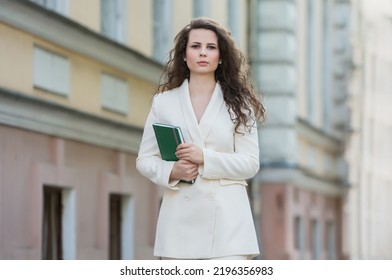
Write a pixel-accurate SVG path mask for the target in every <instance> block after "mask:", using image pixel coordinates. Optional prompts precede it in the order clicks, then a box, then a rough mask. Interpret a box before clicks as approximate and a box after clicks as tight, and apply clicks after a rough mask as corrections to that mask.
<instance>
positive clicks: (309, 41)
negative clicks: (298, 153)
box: [306, 0, 316, 123]
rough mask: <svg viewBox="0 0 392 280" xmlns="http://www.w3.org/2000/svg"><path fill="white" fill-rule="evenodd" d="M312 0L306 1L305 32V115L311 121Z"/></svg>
mask: <svg viewBox="0 0 392 280" xmlns="http://www.w3.org/2000/svg"><path fill="white" fill-rule="evenodd" d="M315 23H316V21H315V18H314V0H308V1H307V25H306V26H307V34H306V40H307V41H306V54H307V55H306V65H307V77H306V81H307V90H306V91H307V113H308V114H307V116H308V120H309V121H310V122H311V123H313V122H314V121H315V120H316V118H315V111H314V96H313V95H314V79H315V76H314V67H313V63H314V43H313V40H314V27H315Z"/></svg>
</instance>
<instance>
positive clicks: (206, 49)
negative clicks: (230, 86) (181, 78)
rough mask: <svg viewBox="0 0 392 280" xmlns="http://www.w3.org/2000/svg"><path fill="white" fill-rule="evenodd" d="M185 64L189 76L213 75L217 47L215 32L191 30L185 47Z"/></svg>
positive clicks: (217, 55) (216, 58) (217, 56)
mask: <svg viewBox="0 0 392 280" xmlns="http://www.w3.org/2000/svg"><path fill="white" fill-rule="evenodd" d="M185 55H186V63H187V66H188V68H189V72H190V75H191V76H192V75H213V76H215V70H216V69H217V68H218V63H219V46H218V37H217V36H216V34H215V32H213V31H211V30H208V29H192V30H191V31H190V32H189V39H188V44H187V46H186V51H185Z"/></svg>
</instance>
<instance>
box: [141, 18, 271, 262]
mask: <svg viewBox="0 0 392 280" xmlns="http://www.w3.org/2000/svg"><path fill="white" fill-rule="evenodd" d="M247 69H248V67H247V65H246V64H245V59H244V57H243V55H242V54H241V52H240V51H239V50H238V49H237V48H236V47H235V43H234V40H233V38H232V37H231V35H230V33H229V32H228V31H227V30H226V29H224V28H223V27H221V26H220V25H219V24H218V23H217V22H215V21H213V20H211V19H208V18H197V19H194V20H192V21H191V23H190V24H188V25H187V26H185V27H184V28H183V29H182V30H181V31H180V32H179V33H178V35H177V36H176V38H175V47H174V49H172V50H171V52H170V58H169V61H168V63H167V64H166V65H165V69H164V72H163V78H164V79H165V81H164V83H163V84H161V85H160V86H159V87H158V93H157V94H156V95H155V96H154V100H153V104H152V108H151V111H150V113H149V115H148V118H147V121H146V124H145V129H144V134H143V138H142V142H141V145H140V151H139V155H138V158H137V169H138V170H139V172H140V173H141V174H142V175H144V176H146V177H147V178H149V179H150V180H151V181H153V182H154V183H156V184H157V185H160V186H163V187H165V191H164V195H163V201H162V205H161V209H160V213H159V219H158V224H157V232H156V240H155V248H154V255H155V256H158V257H161V258H163V259H250V258H252V257H254V256H256V255H258V254H259V248H258V244H257V238H256V232H255V227H254V223H253V218H252V213H251V209H250V205H249V200H248V196H247V191H246V185H247V183H246V181H245V180H246V179H248V178H251V177H253V176H254V175H255V174H256V173H257V172H258V170H259V147H258V134H257V121H258V120H262V119H263V117H264V107H263V106H262V104H261V103H260V101H259V100H258V99H257V97H256V95H255V94H254V92H253V88H252V85H251V83H250V78H249V74H248V71H247ZM153 123H165V124H171V125H176V126H179V127H180V128H181V130H182V132H183V134H184V138H185V142H186V143H183V144H180V145H179V146H178V148H177V151H176V155H177V157H178V158H179V160H178V161H176V162H174V161H173V162H170V161H164V160H162V159H161V157H160V153H159V148H158V146H157V142H156V139H155V135H154V132H153V128H152V124H153ZM193 179H195V183H194V184H191V185H190V184H186V183H183V181H191V180H193ZM181 180H183V181H181Z"/></svg>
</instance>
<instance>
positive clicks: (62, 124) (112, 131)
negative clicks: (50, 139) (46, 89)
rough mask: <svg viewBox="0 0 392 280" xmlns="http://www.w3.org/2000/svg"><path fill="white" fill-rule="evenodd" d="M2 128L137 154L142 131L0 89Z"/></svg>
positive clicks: (128, 125) (0, 121) (0, 123)
mask: <svg viewBox="0 0 392 280" xmlns="http://www.w3.org/2000/svg"><path fill="white" fill-rule="evenodd" d="M0 125H8V126H12V127H17V128H21V129H26V130H30V131H34V132H38V133H43V134H46V135H51V136H57V137H61V138H64V139H70V140H75V141H80V142H84V143H88V144H92V145H97V146H100V147H104V148H109V149H118V150H121V151H126V152H130V153H133V154H136V153H137V152H138V150H139V145H140V142H141V137H142V129H141V128H138V127H136V126H132V125H130V124H126V123H121V122H116V121H113V120H110V119H106V118H103V117H100V116H95V115H92V114H87V113H85V112H82V111H78V110H75V109H73V108H68V107H65V106H62V105H59V104H55V103H52V102H50V101H46V100H41V99H38V98H35V97H32V96H28V95H26V94H21V93H18V92H14V91H11V90H8V89H5V88H2V87H0Z"/></svg>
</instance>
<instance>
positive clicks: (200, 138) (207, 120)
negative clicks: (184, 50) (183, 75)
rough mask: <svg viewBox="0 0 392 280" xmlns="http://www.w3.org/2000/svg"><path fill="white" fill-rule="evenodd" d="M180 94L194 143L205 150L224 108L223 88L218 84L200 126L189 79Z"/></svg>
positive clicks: (184, 83) (184, 114)
mask: <svg viewBox="0 0 392 280" xmlns="http://www.w3.org/2000/svg"><path fill="white" fill-rule="evenodd" d="M178 93H179V99H180V104H181V108H182V111H183V116H184V119H185V122H186V125H187V128H188V130H189V134H190V137H191V139H192V142H193V143H194V144H196V145H198V146H199V147H201V148H204V147H205V146H204V140H205V138H206V137H207V136H208V134H209V132H210V131H211V129H212V127H213V125H214V123H215V120H216V119H217V117H218V115H219V113H220V110H221V109H222V106H224V99H223V93H222V89H221V86H220V85H219V84H218V83H217V84H216V86H215V89H214V92H213V94H212V96H211V100H210V102H209V103H208V105H207V108H206V110H205V111H204V114H203V116H202V118H201V119H200V123H199V124H198V123H197V119H196V115H195V113H194V111H193V107H192V102H191V98H190V95H189V86H188V80H187V79H186V80H185V81H184V82H183V83H182V85H181V86H180V88H179V92H178Z"/></svg>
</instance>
